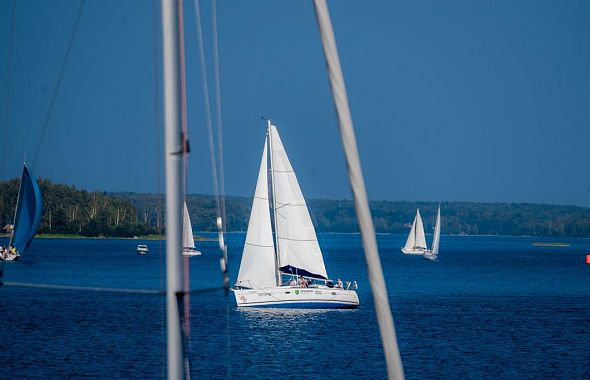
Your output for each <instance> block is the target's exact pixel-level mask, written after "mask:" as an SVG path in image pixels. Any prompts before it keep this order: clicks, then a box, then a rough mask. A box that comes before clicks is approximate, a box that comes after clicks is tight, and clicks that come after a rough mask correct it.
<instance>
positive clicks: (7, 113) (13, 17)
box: [0, 0, 16, 222]
mask: <svg viewBox="0 0 590 380" xmlns="http://www.w3.org/2000/svg"><path fill="white" fill-rule="evenodd" d="M15 21H16V0H12V7H11V12H10V37H9V43H8V55H7V57H6V60H7V67H8V70H7V73H6V75H7V77H6V89H5V91H6V93H5V98H4V100H5V103H4V107H5V113H4V119H5V120H4V121H5V123H4V128H3V130H2V158H1V159H2V162H1V163H0V176H1V175H2V174H4V163H5V162H6V156H7V148H8V128H9V125H10V122H11V120H10V119H11V117H10V111H11V107H10V89H11V87H12V63H13V52H14V29H15V24H16V23H15ZM2 222H4V221H2Z"/></svg>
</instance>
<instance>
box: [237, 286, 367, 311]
mask: <svg viewBox="0 0 590 380" xmlns="http://www.w3.org/2000/svg"><path fill="white" fill-rule="evenodd" d="M232 290H233V292H234V296H235V297H236V303H237V305H238V306H239V307H270V308H296V309H355V308H357V307H358V305H359V298H358V295H357V294H356V291H354V290H345V289H340V288H329V287H327V286H325V287H324V286H321V287H313V288H300V287H293V286H277V287H274V288H264V289H232Z"/></svg>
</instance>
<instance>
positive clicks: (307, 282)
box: [232, 121, 359, 309]
mask: <svg viewBox="0 0 590 380" xmlns="http://www.w3.org/2000/svg"><path fill="white" fill-rule="evenodd" d="M267 150H269V151H270V154H268V155H267ZM268 164H270V170H268V169H267V168H268ZM269 176H270V178H269ZM273 225H274V239H273V230H272V228H273ZM283 277H285V279H283ZM284 280H285V281H284ZM355 289H356V282H353V283H350V282H347V283H345V284H343V283H342V281H340V280H338V281H337V283H334V282H333V281H331V280H329V277H328V274H327V272H326V267H325V266H324V259H323V257H322V251H321V250H320V246H319V244H318V239H317V236H316V233H315V229H314V227H313V224H312V222H311V217H310V215H309V211H308V209H307V204H306V202H305V199H304V198H303V194H302V192H301V189H300V187H299V183H298V182H297V177H296V176H295V172H294V171H293V168H292V167H291V163H290V162H289V158H288V157H287V153H286V152H285V148H284V147H283V143H282V142H281V139H280V137H279V134H278V132H277V129H276V127H275V126H274V125H272V124H271V122H270V121H268V129H267V135H266V141H265V143H264V150H263V153H262V160H261V163H260V170H259V172H258V181H257V184H256V191H255V193H254V200H253V202H252V211H251V213H250V221H249V223H248V231H247V233H246V242H245V245H244V252H243V254H242V262H241V264H240V271H239V273H238V279H237V282H236V285H235V286H234V288H233V289H232V290H233V292H234V295H235V298H236V303H237V305H238V306H241V307H244V306H248V307H289V308H339V309H344V308H356V307H357V306H358V305H359V299H358V296H357V293H356V291H355Z"/></svg>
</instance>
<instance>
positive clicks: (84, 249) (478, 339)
mask: <svg viewBox="0 0 590 380" xmlns="http://www.w3.org/2000/svg"><path fill="white" fill-rule="evenodd" d="M404 239H405V237H404V236H399V235H379V236H378V240H379V246H380V252H381V257H382V264H383V270H384V274H385V278H386V280H387V286H388V291H389V294H390V302H391V304H392V308H393V312H394V318H395V326H396V330H397V334H398V341H399V346H400V350H401V354H402V360H403V364H404V370H405V374H406V377H407V378H408V379H427V378H461V379H462V378H473V379H480V378H488V379H495V378H510V379H513V378H566V379H567V378H571V379H582V378H585V379H588V378H590V366H589V365H588V363H590V323H589V322H590V265H586V264H585V263H584V261H585V260H584V258H585V253H586V252H588V251H590V240H584V239H560V240H559V241H562V242H567V243H570V244H571V245H570V246H569V247H534V246H532V243H533V242H534V241H537V240H533V239H531V238H506V237H451V236H443V237H442V239H441V254H440V260H439V261H437V262H430V261H427V260H423V259H421V258H419V257H407V256H404V255H403V254H402V253H401V252H400V251H399V247H400V246H401V245H402V244H403V242H404ZM243 240H244V235H243V234H230V235H229V237H228V245H229V250H230V259H232V262H231V267H230V269H231V273H232V280H235V277H236V275H237V269H238V267H239V259H240V255H241V249H242V245H243ZM321 242H322V248H323V249H324V252H325V254H324V257H325V262H326V267H327V269H328V273H329V274H330V275H331V276H332V277H341V278H343V279H347V280H356V281H357V282H358V283H359V290H358V292H359V297H360V300H361V306H360V308H359V309H357V310H340V311H338V310H330V311H323V310H307V311H301V310H270V309H263V310H253V309H251V310H238V309H236V307H235V305H234V300H233V296H230V297H226V296H224V294H223V291H217V292H213V293H205V294H196V295H193V296H192V297H191V304H190V305H191V320H190V326H191V331H190V332H191V337H190V341H189V343H188V344H189V355H190V358H189V360H190V367H191V374H192V376H193V378H237V379H241V378H243V379H252V378H297V379H307V378H320V377H322V378H352V377H355V378H356V377H358V378H363V379H379V378H384V377H385V376H386V374H385V364H384V360H383V352H382V348H381V341H380V336H379V331H378V327H377V323H376V318H375V313H374V308H373V301H372V298H371V293H370V287H369V284H368V279H367V275H366V269H365V262H364V256H363V253H362V250H361V248H360V247H361V246H360V241H359V237H358V235H340V234H324V235H322V236H321ZM138 243H142V242H141V241H133V240H68V239H36V240H35V241H33V243H32V245H31V247H30V249H29V251H28V252H27V253H26V255H24V256H23V257H22V258H21V260H20V261H18V262H11V263H6V265H5V270H4V281H13V282H31V283H45V284H62V285H81V286H96V287H116V288H133V289H159V288H161V287H163V284H164V283H165V278H164V272H165V270H164V266H163V263H164V260H163V257H162V255H161V242H154V241H152V242H148V244H149V246H150V249H151V252H150V254H149V255H147V256H138V255H136V254H135V247H136V245H137V244H138ZM0 244H2V242H0ZM198 245H199V249H201V250H202V251H203V252H204V254H203V256H200V257H196V258H192V259H191V260H190V262H191V269H190V272H191V282H192V288H195V289H196V288H208V287H211V286H216V285H220V284H221V275H220V274H219V270H218V252H217V251H216V246H217V245H216V243H215V242H202V243H200V244H198ZM164 315H165V314H164V297H161V296H155V295H139V294H113V293H105V292H82V291H68V290H48V289H22V288H14V287H2V288H0V317H1V318H2V323H1V326H2V327H1V328H0V378H1V379H4V378H6V379H13V378H65V377H73V378H80V377H99V378H141V379H144V378H161V377H163V376H164V374H165V364H164V355H165V335H164V329H163V328H164V324H165V320H164Z"/></svg>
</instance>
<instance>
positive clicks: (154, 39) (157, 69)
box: [148, 0, 166, 378]
mask: <svg viewBox="0 0 590 380" xmlns="http://www.w3.org/2000/svg"><path fill="white" fill-rule="evenodd" d="M158 8H159V2H158V0H152V51H153V65H154V113H155V115H154V117H155V123H154V127H155V129H156V131H155V132H156V150H155V152H156V194H158V195H157V196H156V210H155V211H156V228H157V233H158V234H160V233H161V229H160V210H161V209H162V207H161V206H162V205H161V198H160V196H159V194H161V193H162V175H161V174H162V164H161V163H162V162H163V161H164V157H163V155H162V123H161V113H160V107H161V103H162V102H161V99H160V80H161V79H160V65H159V62H160V59H159V57H160V49H159V48H158V45H159V44H158V35H160V34H161V33H160V31H159V28H158V26H159V23H158V19H159V17H158ZM148 215H149V214H148ZM158 252H159V260H160V289H163V288H164V257H165V256H164V240H163V239H160V240H159V244H158ZM160 313H161V314H160V317H161V318H160V327H161V329H160V331H161V334H160V335H161V342H162V347H166V318H165V315H166V299H165V298H162V302H160ZM161 360H162V364H164V365H163V366H162V373H161V375H162V378H163V377H164V376H165V371H166V365H165V363H166V353H165V351H164V350H162V356H161Z"/></svg>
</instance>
